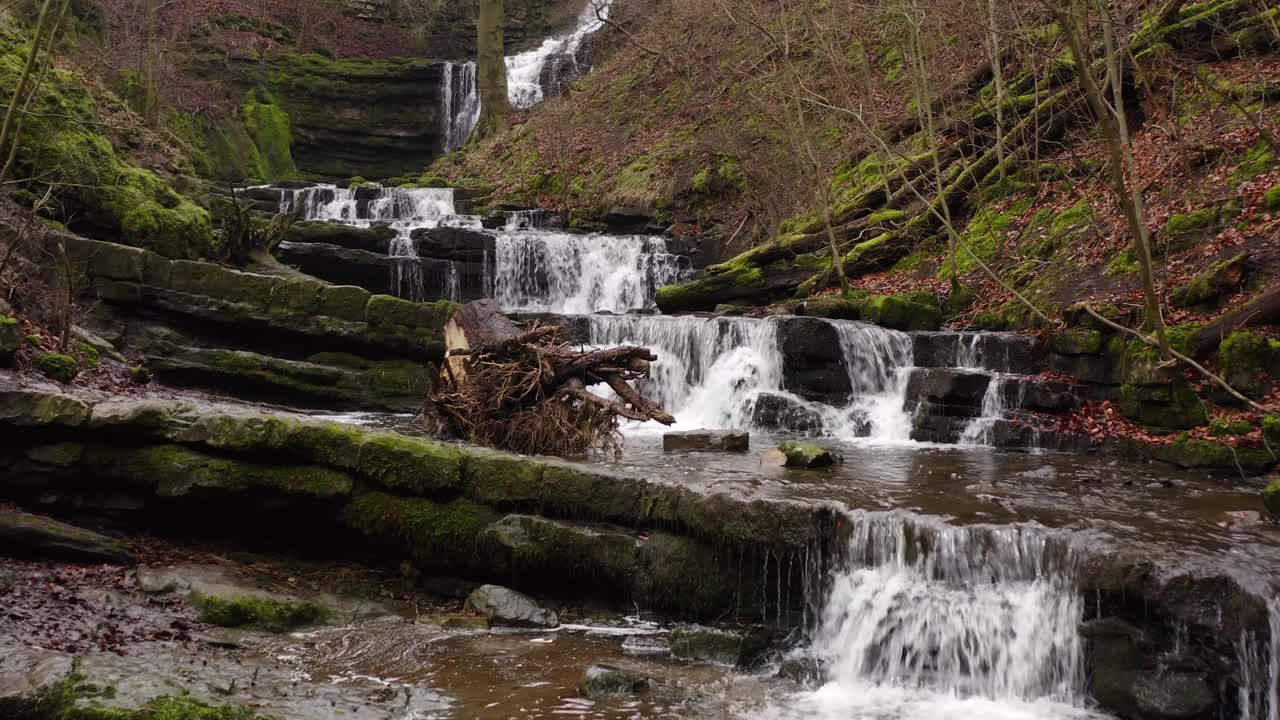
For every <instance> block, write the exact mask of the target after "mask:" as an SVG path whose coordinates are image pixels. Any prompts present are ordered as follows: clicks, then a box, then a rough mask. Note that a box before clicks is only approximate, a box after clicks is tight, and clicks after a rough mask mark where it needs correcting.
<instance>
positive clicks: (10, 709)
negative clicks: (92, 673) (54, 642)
mask: <svg viewBox="0 0 1280 720" xmlns="http://www.w3.org/2000/svg"><path fill="white" fill-rule="evenodd" d="M114 696H115V692H114V689H113V688H111V687H105V688H104V687H101V686H98V685H94V684H92V683H89V682H87V681H86V678H85V677H84V676H83V675H81V674H78V673H73V674H71V675H70V676H68V677H67V678H66V679H65V680H63V681H62V682H59V683H55V684H53V685H49V686H46V687H44V688H41V689H40V690H38V691H36V692H35V693H34V694H33V695H31V696H28V697H6V698H0V717H4V718H6V719H7V720H268V719H267V718H266V717H263V716H259V715H257V714H255V713H254V712H253V711H252V710H250V709H249V708H244V707H235V706H232V705H221V706H214V705H208V704H206V703H204V702H201V701H199V700H196V699H195V698H193V697H191V696H189V695H185V694H184V695H166V696H162V697H156V698H152V699H150V700H148V701H147V702H146V704H144V705H143V706H142V707H140V708H138V709H136V710H123V709H119V708H107V707H103V706H102V705H101V701H102V700H109V699H111V698H113V697H114Z"/></svg>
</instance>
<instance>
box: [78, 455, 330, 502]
mask: <svg viewBox="0 0 1280 720" xmlns="http://www.w3.org/2000/svg"><path fill="white" fill-rule="evenodd" d="M82 462H83V463H84V464H85V465H87V466H88V467H89V468H91V469H93V470H95V471H97V472H99V473H101V474H102V475H104V476H106V477H108V478H113V479H119V480H122V481H125V482H132V483H137V484H141V485H147V486H153V487H155V488H156V493H157V494H158V495H161V496H165V497H182V496H187V495H197V494H200V493H203V492H240V491H243V490H247V489H267V490H274V491H277V492H281V493H284V494H286V495H296V496H301V497H307V496H309V497H313V498H317V499H331V498H338V497H343V496H346V495H349V494H350V493H351V489H352V480H351V478H350V477H349V476H347V475H346V474H344V473H341V472H339V471H337V470H333V469H330V468H324V467H317V466H293V465H282V464H273V465H260V464H257V463H252V462H247V461H243V460H235V459H231V458H223V457H215V456H212V455H206V454H204V453H200V452H196V451H195V450H191V449H189V448H185V447H182V446H179V445H153V446H149V447H144V448H107V447H96V448H90V449H89V450H88V451H87V452H86V453H85V457H84V460H83V461H82Z"/></svg>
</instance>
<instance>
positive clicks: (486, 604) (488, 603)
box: [467, 585, 560, 628]
mask: <svg viewBox="0 0 1280 720" xmlns="http://www.w3.org/2000/svg"><path fill="white" fill-rule="evenodd" d="M467 608H469V609H471V610H475V611H476V612H478V613H481V614H482V615H484V616H485V617H487V618H489V623H490V624H491V625H495V626H502V627H519V628H554V627H557V626H559V625H560V618H559V617H558V616H557V615H556V614H555V612H553V611H551V610H547V609H545V608H543V607H540V606H539V605H538V604H537V603H535V602H534V601H533V600H531V599H530V598H529V597H528V596H526V595H522V594H520V593H518V592H516V591H515V590H510V589H508V588H504V587H502V586H500V585H481V586H480V587H478V588H476V590H475V592H473V593H471V595H470V596H468V597H467Z"/></svg>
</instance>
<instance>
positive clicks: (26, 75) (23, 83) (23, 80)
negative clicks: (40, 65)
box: [0, 0, 53, 151]
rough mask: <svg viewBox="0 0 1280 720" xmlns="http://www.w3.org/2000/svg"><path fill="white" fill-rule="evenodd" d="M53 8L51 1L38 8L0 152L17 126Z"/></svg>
mask: <svg viewBox="0 0 1280 720" xmlns="http://www.w3.org/2000/svg"><path fill="white" fill-rule="evenodd" d="M52 6H53V0H44V4H42V5H41V6H40V18H39V19H38V20H36V32H35V35H34V36H33V37H32V38H31V52H30V54H29V55H27V62H26V64H25V65H24V66H23V67H22V74H21V75H19V76H18V83H17V85H16V86H15V87H14V88H13V97H12V99H10V101H9V109H8V110H6V111H5V114H4V125H2V126H0V151H3V150H4V148H5V147H6V146H7V145H8V144H9V138H10V137H11V135H12V134H13V128H14V126H15V125H16V124H17V117H18V109H19V108H18V106H19V105H22V104H23V103H22V97H23V95H24V94H25V93H26V90H27V85H28V84H29V83H30V82H31V79H32V73H33V71H34V70H35V68H36V65H37V58H39V56H40V44H41V42H42V41H43V39H44V34H45V26H46V24H47V21H48V19H49V9H50V8H51V7H52Z"/></svg>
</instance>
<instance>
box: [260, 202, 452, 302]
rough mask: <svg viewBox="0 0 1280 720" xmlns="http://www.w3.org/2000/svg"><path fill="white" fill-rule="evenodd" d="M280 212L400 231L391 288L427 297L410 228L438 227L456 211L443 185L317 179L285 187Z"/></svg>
mask: <svg viewBox="0 0 1280 720" xmlns="http://www.w3.org/2000/svg"><path fill="white" fill-rule="evenodd" d="M280 212H282V213H293V212H296V213H298V214H299V215H300V217H301V218H302V219H304V220H320V221H326V222H338V223H342V224H344V225H352V226H354V227H362V228H367V227H372V226H373V225H387V226H390V227H391V228H392V229H393V230H395V231H396V236H395V237H394V238H392V240H391V243H390V248H389V250H388V253H387V255H388V256H389V257H391V258H394V259H395V262H393V263H392V266H391V283H392V288H393V289H394V290H395V293H396V295H398V296H400V297H403V298H406V299H409V300H413V301H421V300H424V299H425V298H426V290H425V288H424V287H423V278H422V265H421V264H420V263H419V262H418V251H417V247H416V246H415V245H414V243H413V240H412V238H411V237H410V233H411V232H412V231H413V230H414V229H415V228H421V227H434V226H436V225H439V224H441V223H442V222H444V221H445V220H446V219H447V218H451V217H455V216H454V212H455V209H454V201H453V190H450V189H440V188H415V189H406V188H395V187H391V188H384V187H370V186H365V187H359V188H350V187H348V188H339V187H335V186H333V185H317V186H314V187H308V188H302V189H298V190H286V191H284V192H283V193H282V195H281V199H280ZM454 272H456V271H454Z"/></svg>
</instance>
